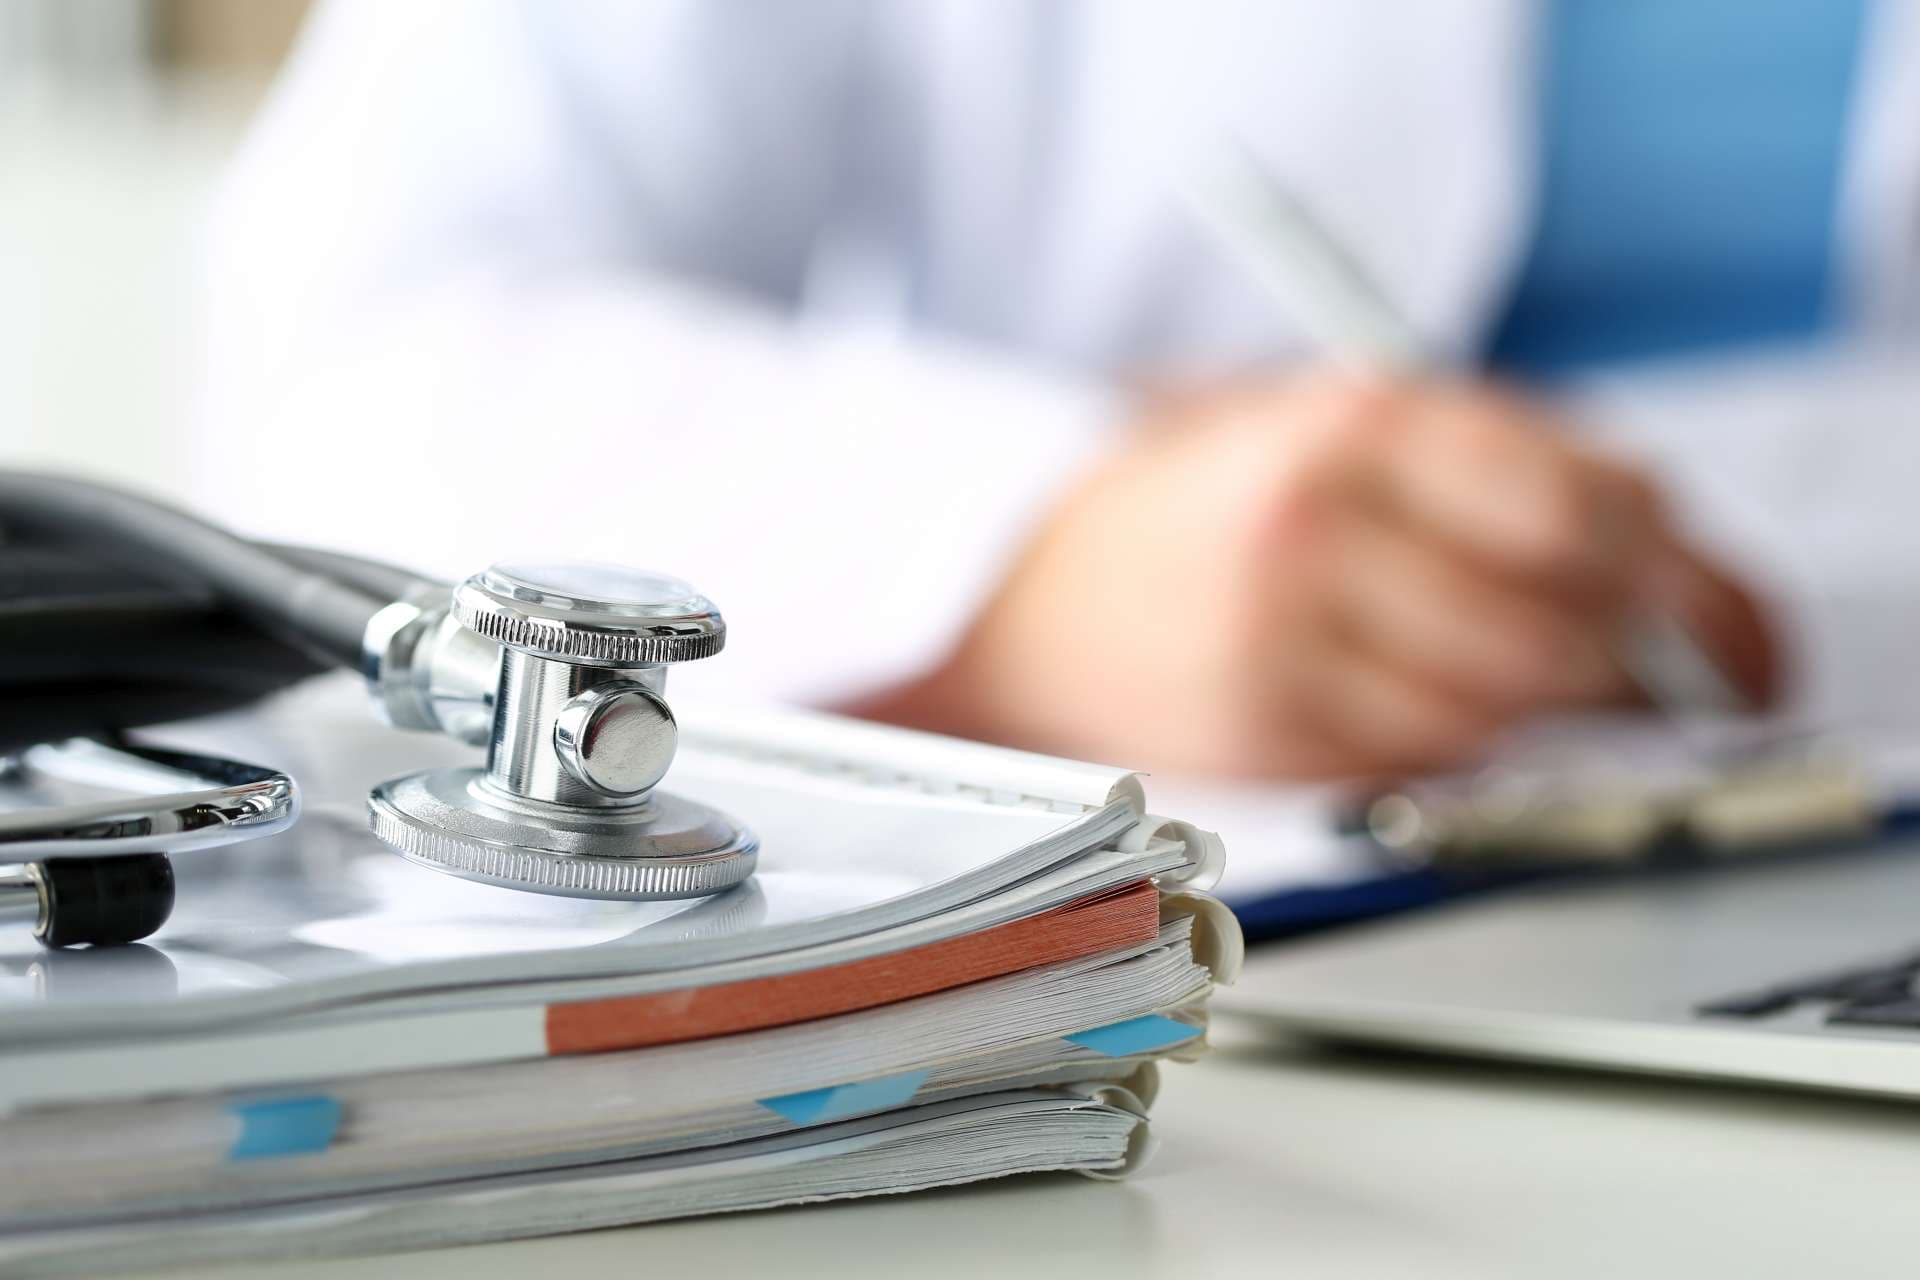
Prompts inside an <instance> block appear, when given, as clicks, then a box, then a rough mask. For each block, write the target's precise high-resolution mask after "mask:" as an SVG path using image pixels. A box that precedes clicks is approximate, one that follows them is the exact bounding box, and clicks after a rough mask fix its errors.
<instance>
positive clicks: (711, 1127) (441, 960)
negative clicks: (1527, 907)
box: [0, 708, 1239, 1274]
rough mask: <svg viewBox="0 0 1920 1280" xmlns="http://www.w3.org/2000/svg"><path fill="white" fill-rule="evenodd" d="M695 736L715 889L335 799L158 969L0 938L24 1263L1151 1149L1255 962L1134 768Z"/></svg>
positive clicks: (722, 733)
mask: <svg viewBox="0 0 1920 1280" xmlns="http://www.w3.org/2000/svg"><path fill="white" fill-rule="evenodd" d="M281 710H282V711H283V712H284V708H282V709H281ZM282 719H283V720H288V719H290V720H291V721H293V722H297V723H299V724H300V725H302V726H303V728H302V732H304V733H307V734H309V735H311V734H312V733H313V731H314V730H313V728H312V724H313V716H312V713H311V710H310V709H308V708H302V709H301V714H300V715H298V716H293V717H285V716H284V715H283V716H282ZM264 723H267V724H269V725H271V724H272V723H274V719H273V716H272V715H269V716H267V717H266V719H265V721H264ZM347 723H351V722H347ZM704 723H705V724H707V725H708V732H707V733H706V734H705V735H704V737H698V738H697V740H696V741H695V742H694V744H693V745H691V746H688V747H686V748H684V749H683V751H682V756H681V759H680V760H679V762H678V763H677V764H676V766H675V769H674V774H673V778H672V785H673V786H674V787H675V788H676V789H677V790H679V791H681V792H683V793H685V794H688V795H691V796H694V797H695V798H698V799H700V800H703V801H706V802H708V803H711V804H715V805H718V806H720V807H722V808H724V809H726V810H727V811H728V812H730V813H732V814H734V815H736V816H738V817H740V818H741V819H742V820H744V821H746V822H747V823H748V824H749V825H751V826H752V827H753V828H754V829H755V830H756V831H757V833H758V834H759V835H760V837H761V839H762V843H763V852H762V862H761V869H760V871H759V872H758V873H757V874H756V876H755V877H754V878H753V880H751V881H749V882H748V883H747V884H745V885H743V886H741V887H740V888H738V889H736V890H733V891H731V892H729V893H727V894H723V895H720V896H718V897H715V898H711V899H708V900H705V901H697V902H692V903H685V902H682V903H605V902H587V901H578V900H571V899H557V898H546V897H541V896H537V895H530V894H523V893H514V892H510V891H506V890H500V889H494V888H489V887H485V886H480V885H473V884H468V883H466V882H463V881H458V880H453V879H450V878H447V877H444V876H441V875H438V874H436V873H434V872H431V871H427V870H423V869H420V868H417V867H414V866H412V865H410V864H408V863H405V862H403V861H401V860H400V859H398V858H396V857H394V856H393V855H392V854H390V853H388V852H386V851H385V850H384V849H383V848H382V847H381V846H379V845H378V844H377V843H376V842H374V841H373V840H372V839H371V838H370V837H369V836H367V835H366V834H365V831H364V826H363V819H362V818H361V816H360V813H359V812H358V807H357V805H353V804H352V803H351V802H350V801H349V802H346V803H343V804H338V805H336V804H334V803H331V802H329V801H327V800H325V799H323V800H322V802H320V803H310V804H309V807H308V812H307V815H306V817H305V818H303V820H302V822H301V824H300V825H299V826H298V827H296V828H295V829H294V830H293V831H292V832H290V833H288V834H287V835H284V836H280V837H275V838H273V839H272V840H270V841H265V842H260V843H258V844H255V845H252V846H238V847H236V848H234V849H232V850H228V851H221V852H216V853H212V854H207V855H204V856H199V857H196V858H193V859H186V858H183V859H180V860H179V864H178V871H179V875H180V881H181V883H180V907H179V909H178V911H177V912H176V916H175V919H174V921H173V923H172V924H171V925H169V927H168V929H167V930H166V931H165V932H164V933H163V934H161V935H160V936H159V937H158V938H156V939H155V940H154V944H153V945H152V946H147V947H132V948H122V949H119V950H113V951H99V952H77V953H35V952H31V951H29V950H27V946H28V945H29V944H25V943H24V942H16V941H14V940H13V939H12V938H9V939H8V940H7V941H6V942H4V943H0V1152H4V1153H5V1154H4V1156H0V1270H4V1271H6V1272H7V1273H8V1274H16V1273H21V1274H31V1273H36V1272H47V1273H59V1272H71V1271H82V1272H95V1271H101V1270H107V1269H111V1268H114V1267H123V1266H129V1265H133V1264H135V1263H138V1264H139V1265H144V1266H154V1265H163V1264H174V1263H192V1262H200V1261H206V1260H211V1259H217V1258H237V1257H272V1256H291V1255H301V1256H311V1255H313V1254H316V1253H337V1252H356V1251H366V1250H373V1249H390V1248H405V1247H416V1246H424V1245H432V1244H441V1243H451V1242H467V1241H477V1240H488V1239H498V1238H504V1237H509V1236H519V1235H529V1234H538V1233H546V1232H556V1231H568V1230H575V1229H581V1228H586V1227H596V1226H605V1225H611V1224H615V1223H629V1222H642V1221H648V1220H652V1219H658V1218H667V1217H675V1216H681V1215H687V1214H698V1213H710V1212H717V1211H721V1210H731V1209H748V1208H755V1207H762V1206H768V1205H775V1204H785V1203H793V1202H799V1201H809V1200H820V1199H831V1198H838V1197H843V1196H854V1195H864V1194H873V1193H877V1192H892V1191H907V1190H914V1189H918V1188H922V1187H930V1186H936V1185H943V1184H950V1183H958V1182H966V1181H971V1180H975V1179H980V1178H989V1177H997V1176H1001V1175H1004V1174H1011V1173H1020V1172H1029V1171H1037V1170H1077V1171H1080V1172H1083V1173H1088V1174H1092V1175H1095V1176H1116V1175H1119V1174H1122V1173H1124V1172H1126V1171H1128V1170H1129V1169H1131V1168H1132V1167H1134V1165H1136V1164H1137V1163H1138V1162H1139V1160H1140V1159H1141V1158H1142V1157H1143V1156H1144V1154H1145V1152H1146V1150H1147V1147H1148V1142H1147V1136H1146V1126H1145V1123H1144V1119H1145V1115H1146V1109H1147V1107H1148V1105H1149V1104H1150V1103H1151V1102H1152V1100H1153V1095H1154V1092H1155V1087H1156V1076H1155V1063H1156V1061H1157V1060H1159V1059H1161V1058H1164V1057H1178V1058H1187V1057H1192V1056H1194V1055H1195V1054H1197V1053H1198V1052H1200V1051H1201V1049H1202V1047H1203V1045H1204V1037H1205V1027H1206V1019H1205V1003H1206V1000H1207V997H1208V995H1209V992H1210V990H1211V987H1212V984H1213V983H1214V982H1216V981H1219V980H1224V979H1227V978H1230V977H1231V976H1232V974H1233V972H1234V970H1235V969H1236V968H1237V966H1238V962H1239V935H1238V932H1237V929H1236V927H1235V926H1234V923H1233V920H1232V917H1231V916H1230V915H1229V914H1228V913H1226V912H1225V911H1224V910H1223V909H1222V908H1221V907H1220V906H1219V904H1217V903H1215V902H1213V901H1212V900H1211V899H1209V898H1207V897H1206V896H1204V894H1202V893H1201V892H1199V891H1198V890H1199V889H1200V888H1202V887H1204V886H1205V885H1206V884H1208V883H1210V881H1211V879H1212V877H1214V876H1215V875H1217V873H1218V870H1219V863H1220V851H1219V847H1218V841H1217V840H1215V839H1214V838H1213V837H1210V836H1208V835H1205V834H1204V833H1202V832H1199V831H1197V830H1195V829H1194V828H1192V827H1190V826H1187V825H1186V824H1183V823H1177V822H1169V821H1166V820H1164V819H1160V818H1157V817H1151V816H1148V815H1147V814H1146V812H1145V808H1144V803H1143V799H1142V796H1141V791H1140V786H1139V783H1138V781H1137V779H1135V778H1133V777H1132V776H1131V775H1128V774H1126V773H1124V772H1122V771H1118V770H1111V769H1101V768H1095V767H1092V766H1084V765H1075V764H1069V763H1066V762H1061V761H1055V760H1048V759H1044V758H1041V757H1035V756H1027V755H1021V754H1019V753H1012V752H1004V751H998V750H994V749H990V748H984V747H980V746H977V745H974V744H965V743H958V742H951V741H948V740H944V739H936V738H929V737H925V736H923V735H915V734H907V733H901V732H898V731H894V730H887V729H880V728H876V727H874V726H870V725H860V724H854V723H851V722H847V721H841V720H836V719H832V718H829V717H818V716H794V715H778V716H773V715H765V714H760V715H752V716H743V717H732V718H728V717H719V716H713V717H708V718H706V719H705V720H704ZM256 727H257V726H256ZM324 731H325V734H326V735H327V736H326V738H325V741H327V742H328V744H329V746H330V747H334V746H337V745H338V744H339V743H340V742H341V738H340V735H341V734H342V733H347V732H350V731H349V730H348V729H347V728H346V725H345V724H342V723H338V722H335V723H329V724H328V725H327V726H326V728H325V730H324ZM396 736H397V735H387V738H393V737H396ZM695 737H696V735H694V734H689V738H690V739H692V738H695ZM368 741H369V742H372V741H373V740H372V739H369V740H368ZM381 741H382V742H384V741H385V739H382V740H381ZM319 772H320V774H321V775H322V776H323V778H325V779H326V780H327V781H328V782H329V783H349V785H357V784H358V779H352V780H350V782H349V780H348V779H346V778H345V776H344V774H342V775H341V776H339V777H328V776H327V775H326V771H325V770H321V771H319ZM346 772H348V773H350V772H351V770H348V771H346Z"/></svg>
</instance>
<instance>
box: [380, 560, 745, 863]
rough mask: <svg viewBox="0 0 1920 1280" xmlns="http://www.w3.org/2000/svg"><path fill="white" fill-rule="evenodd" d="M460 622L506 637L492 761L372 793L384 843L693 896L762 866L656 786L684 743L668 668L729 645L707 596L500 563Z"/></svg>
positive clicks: (612, 571)
mask: <svg viewBox="0 0 1920 1280" xmlns="http://www.w3.org/2000/svg"><path fill="white" fill-rule="evenodd" d="M443 599H444V597H443ZM452 618H453V620H454V621H456V622H457V623H458V626H459V628H460V630H461V631H462V632H464V633H466V634H467V636H470V637H479V638H481V639H483V640H485V641H491V642H493V643H494V644H496V645H498V646H499V652H500V660H499V669H498V677H497V685H496V687H495V690H494V694H493V698H492V703H493V707H492V711H493V714H492V720H491V727H490V730H489V731H488V733H487V737H486V744H487V763H486V765H485V766H484V767H466V768H456V769H438V770H433V771H430V772H426V773H418V774H411V775H409V776H407V777H403V778H396V779H394V780H393V781H391V782H387V783H383V784H381V785H380V786H378V787H375V788H374V790H373V793H372V795H371V796H370V797H369V799H368V810H369V816H370V819H371V822H372V826H373V831H374V834H376V835H377V836H379V837H380V839H381V840H383V841H385V842H386V843H387V844H388V845H390V846H391V847H392V848H393V849H394V850H395V851H396V852H397V853H399V854H400V855H401V856H402V857H404V858H407V859H409V860H411V861H413V862H417V863H420V864H421V865H423V866H427V867H432V868H433V869H434V870H436V871H444V872H447V873H448V874H450V875H456V876H461V877H464V878H465V879H468V880H477V881H480V882H482V883H485V884H494V885H501V886H503V887H506V888H511V889H525V890H531V891H533V892H537V893H550V894H561V895H564V896H568V897H577V898H612V899H627V900H632V899H653V898H685V897H695V896H700V895H705V894H711V893H718V892H719V891H721V890H723V889H727V888H730V887H732V886H733V885H736V884H739V883H740V882H741V881H743V880H745V879H746V878H747V877H748V876H749V875H751V874H752V873H753V868H754V864H755V861H756V860H757V857H758V851H759V846H758V842H757V841H756V840H755V839H754V837H753V835H752V834H751V833H750V832H748V831H747V830H746V829H745V828H743V827H741V826H739V825H737V824H736V823H734V822H733V821H732V820H731V819H730V818H728V817H727V816H726V815H725V814H723V813H720V812H718V811H717V810H714V809H711V808H708V807H707V806H705V805H702V804H697V803H695V802H693V801H691V800H687V799H685V798H682V797H679V796H674V795H669V794H666V793H664V792H661V791H658V790H656V786H657V784H658V783H659V782H660V780H661V779H662V778H663V777H664V776H665V775H666V772H667V768H668V766H669V765H670V764H671V763H672V761H673V755H674V750H675V747H676V745H677V743H678V729H677V726H676V724H675V721H674V717H673V712H672V710H671V709H670V708H669V707H668V706H667V703H666V701H665V698H664V697H663V692H664V689H665V684H666V668H667V666H668V665H669V664H671V663H675V662H686V661H691V660H693V659H697V658H705V657H710V656H711V655H713V654H715V653H718V652H719V651H720V649H721V647H722V646H723V645H724V644H725V642H726V623H725V622H724V621H723V620H722V619H721V617H720V614H719V612H718V611H717V610H716V609H715V608H714V607H713V604H712V603H711V602H710V601H708V600H707V599H706V598H705V597H704V596H702V595H700V594H698V593H697V592H695V591H694V590H693V588H692V587H690V586H688V585H687V584H686V583H684V582H681V581H679V580H678V579H676V578H669V577H665V576H663V575H660V574H652V573H643V572H639V571H636V570H631V569H623V568H618V567H615V566H611V565H599V564H579V563H562V564H543V565H520V564H502V565H495V566H494V567H493V568H491V569H488V570H487V571H486V572H485V573H481V574H476V575H475V576H474V577H472V578H469V579H467V581H465V582H463V583H461V584H460V586H459V587H457V588H455V590H454V593H453V604H452ZM450 647H452V646H450ZM421 715H422V716H423V717H429V718H431V717H435V716H437V717H438V718H440V719H442V720H445V719H448V718H450V717H448V716H447V714H446V713H445V711H444V710H439V711H435V710H427V711H423V712H421Z"/></svg>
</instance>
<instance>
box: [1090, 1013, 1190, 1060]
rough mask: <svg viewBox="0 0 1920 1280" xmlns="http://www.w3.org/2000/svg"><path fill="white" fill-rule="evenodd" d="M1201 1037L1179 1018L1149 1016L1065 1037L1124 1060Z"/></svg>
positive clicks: (1095, 1050)
mask: <svg viewBox="0 0 1920 1280" xmlns="http://www.w3.org/2000/svg"><path fill="white" fill-rule="evenodd" d="M1199 1034H1200V1028H1198V1027H1190V1026H1188V1025H1187V1024H1186V1023H1184V1022H1181V1021H1180V1020H1179V1019H1177V1018H1169V1017H1167V1016H1166V1015H1165V1014H1160V1013H1150V1014H1148V1015H1147V1016H1146V1017H1144V1018H1128V1019H1127V1020H1126V1021H1125V1022H1115V1023H1111V1024H1109V1025H1107V1026H1104V1027H1095V1028H1094V1029H1093V1030H1091V1031H1076V1032H1074V1033H1073V1034H1072V1035H1070V1036H1065V1037H1063V1038H1064V1039H1066V1040H1068V1041H1069V1042H1071V1043H1073V1044H1077V1045H1079V1046H1081V1047H1082V1048H1084V1049H1091V1050H1093V1051H1094V1052H1095V1053H1104V1054H1105V1055H1106V1056H1107V1057H1109V1058H1125V1057H1129V1056H1131V1055H1133V1054H1136V1053H1152V1052H1153V1051H1154V1050H1155V1049H1165V1048H1167V1047H1168V1046H1169V1045H1176V1044H1180V1043H1181V1042H1183V1041H1186V1040H1191V1039H1193V1038H1194V1037H1195V1036H1197V1035H1199Z"/></svg>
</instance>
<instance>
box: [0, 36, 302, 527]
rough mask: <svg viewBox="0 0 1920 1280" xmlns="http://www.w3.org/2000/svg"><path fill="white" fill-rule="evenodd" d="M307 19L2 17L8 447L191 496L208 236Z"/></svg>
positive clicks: (40, 462)
mask: <svg viewBox="0 0 1920 1280" xmlns="http://www.w3.org/2000/svg"><path fill="white" fill-rule="evenodd" d="M306 9H307V3H306V0H9V3H7V4H5V5H0V439H4V440H5V446H6V448H7V451H8V453H9V455H10V458H11V459H13V460H16V461H18V462H20V463H23V464H25V465H35V466H49V467H63V468H65V467H71V468H75V469H83V470H86V471H89V472H91V473H94V474H97V475H103V476H108V477H114V478H118V479H122V480H126V481H129V482H134V483H140V484H142V485H143V486H148V487H151V488H154V489H156V490H159V491H163V492H165V491H176V490H177V489H178V488H179V487H180V485H181V484H182V483H183V482H184V480H185V478H186V477H185V475H184V471H185V469H186V468H187V467H188V466H189V465H190V464H189V462H188V461H187V458H186V453H185V451H184V450H183V449H181V448H180V447H179V445H180V442H181V440H182V438H183V437H184V435H185V432H186V423H187V420H188V416H189V413H190V408H189V405H190V400H191V395H192V386H191V384H192V374H191V370H192V369H193V367H194V364H193V359H192V353H193V350H194V338H193V332H192V323H191V320H190V317H191V316H192V314H193V311H194V298H193V291H194V280H195V266H194V261H195V244H194V237H195V229H196V227H197V225H198V223H199V220H200V218H201V216H202V214H203V212H204V210H205V207H206V205H207V203H208V201H209V199H210V198H211V194H212V191H213V189H214V186H215V184H216V183H217V181H218V177H219V172H220V169H221V167H222V166H223V165H224V164H225V162H226V160H227V158H228V156H229V155H230V154H231V152H232V150H233V147H234V146H235V144H236V143H237V141H238V140H239V137H240V135H241V133H242V131H243V130H244V128H245V126H246V122H247V120H248V118H249V117H250V115H251V114H252V112H253V110H254V108H255V107H256V106H257V104H258V103H259V101H260V98H261V96H262V95H263V94H264V93H265V91H266V88H267V85H268V83H269V81H270V79H271V77H272V75H273V73H274V71H275V69H276V68H277V67H278V66H279V64H280V61H281V59H282V58H283V57H284V56H285V53H286V51H287V48H288V47H289V45H290V44H291V43H292V41H293V38H294V35H295V33H296V32H297V30H298V29H299V25H300V22H301V19H302V18H303V17H304V16H305V13H306Z"/></svg>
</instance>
